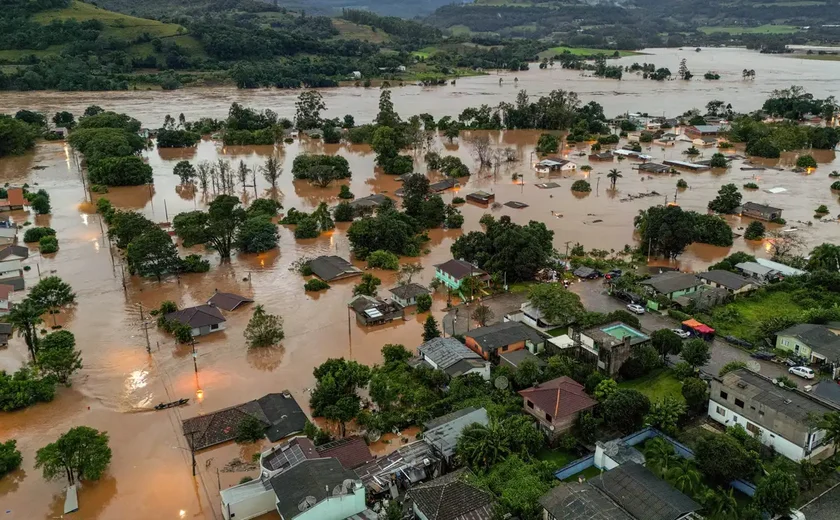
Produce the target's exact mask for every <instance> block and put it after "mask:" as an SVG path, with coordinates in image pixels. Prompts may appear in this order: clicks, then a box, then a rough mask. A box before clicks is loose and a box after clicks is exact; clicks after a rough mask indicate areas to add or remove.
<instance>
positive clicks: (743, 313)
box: [697, 291, 804, 340]
mask: <svg viewBox="0 0 840 520" xmlns="http://www.w3.org/2000/svg"><path fill="white" fill-rule="evenodd" d="M731 309H734V311H733V310H731ZM803 310H804V309H803V308H802V307H800V306H799V305H798V304H797V303H795V302H794V301H793V299H792V298H791V295H790V294H788V293H784V292H781V291H779V292H768V293H763V292H759V293H758V294H756V295H754V296H749V297H742V298H739V299H737V300H735V301H734V302H732V303H730V304H727V305H724V306H723V307H718V308H716V309H715V310H714V311H713V312H712V317H711V319H707V320H705V321H704V318H706V317H705V316H698V317H697V319H698V320H700V321H701V322H703V323H708V325H709V326H710V327H713V328H714V329H715V330H716V331H717V335H718V336H729V335H731V336H735V337H738V338H743V339H748V340H751V338H754V337H755V336H756V325H757V324H758V322H760V321H763V320H766V319H768V318H772V317H775V316H795V315H797V314H799V313H800V312H802V311H803ZM735 312H737V314H736V313H735Z"/></svg>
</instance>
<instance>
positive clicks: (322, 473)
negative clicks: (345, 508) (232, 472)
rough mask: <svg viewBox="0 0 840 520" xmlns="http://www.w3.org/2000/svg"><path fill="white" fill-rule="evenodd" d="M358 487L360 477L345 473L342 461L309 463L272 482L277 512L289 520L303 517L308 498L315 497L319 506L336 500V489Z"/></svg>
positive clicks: (282, 474) (350, 472)
mask: <svg viewBox="0 0 840 520" xmlns="http://www.w3.org/2000/svg"><path fill="white" fill-rule="evenodd" d="M348 479H349V480H351V481H353V482H354V483H355V482H356V481H357V480H358V477H357V476H356V474H355V473H353V472H352V471H349V470H346V469H344V467H343V466H342V465H341V463H340V462H339V461H338V459H335V458H324V459H307V460H304V461H302V462H301V463H299V464H298V465H297V466H295V467H293V468H291V469H289V470H288V471H285V472H283V473H281V474H279V475H277V476H275V477H272V478H271V487H272V488H274V493H275V494H276V495H277V511H278V512H279V513H280V514H281V515H282V517H283V518H285V519H289V520H290V519H292V518H294V517H296V516H297V515H299V514H300V513H301V509H300V507H299V506H300V504H301V502H303V501H305V500H306V498H307V497H315V504H318V503H320V502H321V501H323V500H325V499H327V498H329V497H331V496H332V492H333V489H335V488H336V486H341V485H342V484H343V483H344V481H345V480H348Z"/></svg>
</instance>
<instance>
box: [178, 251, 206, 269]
mask: <svg viewBox="0 0 840 520" xmlns="http://www.w3.org/2000/svg"><path fill="white" fill-rule="evenodd" d="M209 270H210V261H208V260H205V259H203V258H201V256H199V255H195V254H193V255H187V256H186V257H185V258H184V259H183V260H182V261H181V271H182V272H184V273H206V272H207V271H209Z"/></svg>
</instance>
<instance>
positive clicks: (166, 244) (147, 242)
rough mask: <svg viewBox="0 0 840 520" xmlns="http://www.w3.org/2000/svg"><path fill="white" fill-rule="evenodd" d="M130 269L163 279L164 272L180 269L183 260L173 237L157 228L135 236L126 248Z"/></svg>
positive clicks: (130, 270) (131, 271)
mask: <svg viewBox="0 0 840 520" xmlns="http://www.w3.org/2000/svg"><path fill="white" fill-rule="evenodd" d="M125 256H126V260H127V261H128V271H129V272H130V273H131V274H135V273H136V274H139V275H140V276H154V277H155V278H157V280H158V281H161V279H162V278H163V275H164V274H167V273H173V272H176V271H178V269H179V267H180V265H181V261H180V259H179V258H178V249H177V248H176V247H175V244H174V243H173V242H172V237H170V236H169V233H167V232H166V231H164V230H162V229H160V228H155V229H152V230H149V231H147V232H146V233H143V234H142V235H140V236H139V237H137V238H135V239H134V240H133V241H132V242H131V243H130V244H128V249H127V250H126V255H125Z"/></svg>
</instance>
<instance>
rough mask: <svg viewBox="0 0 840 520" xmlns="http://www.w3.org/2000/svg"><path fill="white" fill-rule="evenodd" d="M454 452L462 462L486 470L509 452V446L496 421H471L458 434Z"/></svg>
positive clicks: (475, 468) (504, 457)
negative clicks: (485, 423) (482, 422)
mask: <svg viewBox="0 0 840 520" xmlns="http://www.w3.org/2000/svg"><path fill="white" fill-rule="evenodd" d="M456 453H457V454H458V458H460V459H461V461H462V462H464V463H465V464H467V465H468V466H469V467H471V468H473V469H474V470H486V469H488V468H490V467H492V466H494V465H496V464H497V463H499V462H501V461H502V460H504V459H506V458H507V457H508V456H509V455H510V454H511V452H510V446H508V443H507V442H506V439H505V438H504V437H503V435H502V431H501V426H500V424H499V423H498V422H496V421H490V424H488V425H484V424H480V423H473V424H470V425H469V426H467V427H466V428H464V430H463V431H462V432H461V435H460V436H458V442H457V446H456Z"/></svg>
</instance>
